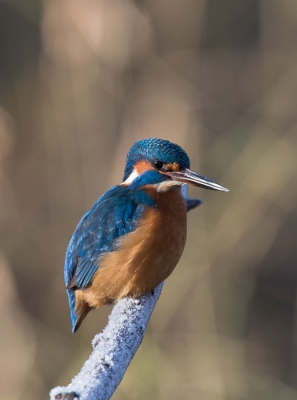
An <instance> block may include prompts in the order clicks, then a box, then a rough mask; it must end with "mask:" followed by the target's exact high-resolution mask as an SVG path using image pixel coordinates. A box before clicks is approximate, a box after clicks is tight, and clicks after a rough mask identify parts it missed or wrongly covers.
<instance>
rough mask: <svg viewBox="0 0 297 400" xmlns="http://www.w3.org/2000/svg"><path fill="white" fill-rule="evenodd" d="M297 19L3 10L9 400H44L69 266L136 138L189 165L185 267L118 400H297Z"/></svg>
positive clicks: (52, 1)
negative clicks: (89, 217)
mask: <svg viewBox="0 0 297 400" xmlns="http://www.w3.org/2000/svg"><path fill="white" fill-rule="evenodd" d="M296 104H297V3H296V2H294V1H292V0H249V1H247V0H245V1H238V0H224V1H222V0H204V1H203V0H201V1H198V0H196V1H195V0H183V1H179V0H172V1H168V0H150V1H145V0H143V1H134V2H133V1H128V0H126V1H123V0H122V1H121V0H112V1H111V0H45V1H44V2H42V3H41V2H39V1H37V0H30V1H29V0H28V1H18V0H2V1H0V277H1V297H0V321H1V322H0V324H1V328H0V335H1V337H0V386H1V390H0V398H1V399H3V400H4V399H5V400H7V399H9V400H16V399H36V400H37V399H46V398H47V396H48V394H47V393H48V391H49V389H50V388H51V387H53V386H56V385H58V384H61V385H63V384H67V383H68V382H69V380H70V378H71V377H72V376H73V375H74V374H75V373H76V372H78V370H79V368H80V367H81V365H82V363H83V361H84V360H85V359H86V358H87V356H88V355H89V353H90V351H91V346H90V340H91V338H92V337H93V335H94V334H95V333H96V332H98V331H100V330H101V329H102V328H103V327H104V326H105V324H106V321H107V315H108V313H109V312H110V308H108V307H106V308H105V309H102V310H100V311H97V312H94V313H91V314H90V315H89V316H88V318H87V319H86V320H85V322H84V324H83V325H82V327H81V329H80V330H79V331H78V333H77V334H76V335H74V336H73V335H71V333H70V320H69V311H68V304H67V299H66V294H65V290H64V283H63V263H64V254H65V249H66V246H67V244H68V241H69V239H70V237H71V234H72V232H73V230H74V228H75V226H76V224H77V222H78V220H79V219H80V217H81V216H82V214H83V213H84V212H85V211H86V210H87V209H88V208H90V207H91V205H92V204H93V203H94V201H95V200H96V199H97V198H98V197H99V196H100V195H101V194H102V193H103V192H104V191H106V190H107V189H108V188H109V187H110V186H112V185H114V184H116V183H118V182H119V181H120V180H121V178H122V174H123V169H124V162H125V156H126V153H127V151H128V149H129V148H130V146H131V145H132V144H133V143H134V142H135V141H136V140H138V139H141V138H145V137H161V138H165V139H170V140H172V141H173V142H177V143H179V144H180V145H181V146H182V147H184V149H185V150H186V151H187V152H188V154H189V156H190V158H191V162H192V165H191V166H192V169H194V170H196V171H197V172H200V173H202V174H204V175H206V176H209V177H210V178H212V179H214V180H215V181H217V182H219V183H220V184H222V185H224V186H226V187H228V188H229V189H230V192H229V193H228V194H227V193H216V192H208V191H204V190H201V189H193V190H191V192H190V193H191V195H193V196H198V197H202V198H203V200H204V204H203V205H202V206H201V207H200V208H199V209H197V210H195V211H192V212H191V213H190V214H189V229H188V242H187V246H186V249H185V252H184V255H183V258H182V260H181V262H180V264H179V266H178V268H177V269H176V270H175V272H174V274H173V275H172V276H171V277H170V279H169V280H168V281H167V282H166V284H165V287H164V290H163V293H162V296H161V298H160V300H159V302H158V304H157V307H156V309H155V312H154V314H153V317H152V319H151V322H150V324H149V327H148V330H147V333H146V336H145V340H144V342H143V344H142V346H141V348H140V349H139V351H138V353H137V355H136V357H135V359H134V360H133V362H132V364H131V365H130V368H129V369H128V372H127V373H126V375H125V378H124V380H123V382H122V383H121V385H120V387H119V388H118V390H117V392H116V393H115V395H114V396H113V399H114V400H120V399H121V400H125V399H127V400H136V399H142V400H145V399H157V400H158V399H160V400H161V399H162V400H166V399H168V400H169V399H170V400H175V399H176V400H179V399H183V400H192V399H193V400H196V399H201V400H202V399H203V400H230V399H234V400H235V399H236V400H237V399H238V400H246V399H248V400H250V399H257V400H258V399H261V400H263V399H264V400H265V399H267V400H268V399H269V400H278V399H279V400H284V399H285V400H290V399H296V396H297V370H296V354H297V336H296V326H297V325H296V278H297V268H296V258H297V214H296V212H297V201H296V200H297V184H296V183H297V179H296V170H297V151H296V148H297V135H296V127H297V112H296V107H297V106H296Z"/></svg>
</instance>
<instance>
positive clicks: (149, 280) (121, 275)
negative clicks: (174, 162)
mask: <svg viewBox="0 0 297 400" xmlns="http://www.w3.org/2000/svg"><path fill="white" fill-rule="evenodd" d="M150 194H151V195H153V196H154V197H155V199H156V203H157V207H156V208H155V209H152V208H148V209H147V210H146V211H145V213H144V216H143V219H142V221H141V223H140V225H139V227H138V228H137V229H136V230H135V231H134V232H132V233H129V234H128V235H125V236H124V237H123V239H122V241H121V245H120V249H119V250H118V251H116V252H111V253H107V254H106V255H103V256H102V257H101V258H100V268H99V269H98V271H97V272H96V274H95V275H94V278H93V281H92V285H91V287H90V288H87V289H85V290H84V291H83V297H84V300H85V301H86V302H87V303H88V304H89V305H90V306H91V307H100V306H102V305H103V304H106V303H110V302H113V301H116V300H119V299H120V298H122V297H125V296H133V297H134V296H139V295H141V294H143V293H146V292H148V291H152V290H153V289H154V288H155V287H156V286H157V285H159V283H161V282H162V281H163V280H164V279H166V278H167V277H168V276H169V275H170V274H171V272H172V271H173V269H174V268H175V266H176V264H177V263H178V261H179V259H180V257H181V255H182V252H183V249H184V246H185V241H186V231H187V219H186V218H187V215H186V205H185V201H184V199H183V197H182V195H181V192H180V187H173V188H172V189H170V190H169V191H168V192H165V193H157V192H156V191H155V190H154V189H150Z"/></svg>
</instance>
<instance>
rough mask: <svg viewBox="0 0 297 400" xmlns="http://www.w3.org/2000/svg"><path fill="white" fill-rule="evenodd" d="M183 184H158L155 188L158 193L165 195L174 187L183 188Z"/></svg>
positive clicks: (177, 182)
mask: <svg viewBox="0 0 297 400" xmlns="http://www.w3.org/2000/svg"><path fill="white" fill-rule="evenodd" d="M183 185H184V183H183V182H179V181H164V182H161V183H156V184H155V185H153V187H154V188H155V189H156V191H157V192H158V193H165V192H168V190H170V189H172V188H173V187H174V186H175V187H176V186H183Z"/></svg>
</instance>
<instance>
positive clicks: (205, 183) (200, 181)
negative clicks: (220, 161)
mask: <svg viewBox="0 0 297 400" xmlns="http://www.w3.org/2000/svg"><path fill="white" fill-rule="evenodd" d="M166 175H169V176H170V177H171V179H173V180H174V181H178V182H183V183H189V184H190V185H193V186H199V187H202V188H204V189H210V190H220V191H222V192H229V189H227V188H225V187H223V186H221V185H219V184H218V183H216V182H214V181H212V180H211V179H208V178H206V177H205V176H203V175H199V174H197V173H196V172H194V171H191V170H190V169H187V168H186V169H185V170H183V171H170V172H167V173H166Z"/></svg>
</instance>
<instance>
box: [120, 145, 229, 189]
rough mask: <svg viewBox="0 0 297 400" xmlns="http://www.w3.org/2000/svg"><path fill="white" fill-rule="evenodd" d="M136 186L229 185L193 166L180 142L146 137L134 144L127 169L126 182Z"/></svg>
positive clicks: (160, 187)
mask: <svg viewBox="0 0 297 400" xmlns="http://www.w3.org/2000/svg"><path fill="white" fill-rule="evenodd" d="M136 180H137V187H141V186H145V185H148V184H150V185H155V187H156V188H157V190H159V191H167V190H168V189H169V188H170V187H172V186H174V185H182V184H185V183H188V184H191V185H194V186H199V187H202V188H205V189H212V190H221V191H224V192H228V189H226V188H224V187H223V186H220V185H219V184H217V183H215V182H213V181H212V180H210V179H208V178H206V177H205V176H202V175H199V174H197V173H196V172H193V171H191V170H190V160H189V157H188V155H187V153H186V152H185V151H184V150H183V149H182V148H181V147H180V146H178V145H177V144H174V143H171V142H169V141H168V140H163V139H154V138H150V139H143V140H140V141H139V142H136V143H134V145H133V146H132V147H131V149H130V151H129V153H128V155H127V159H126V166H125V172H124V178H123V183H122V184H124V185H131V184H132V182H133V185H134V184H135V183H136Z"/></svg>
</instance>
